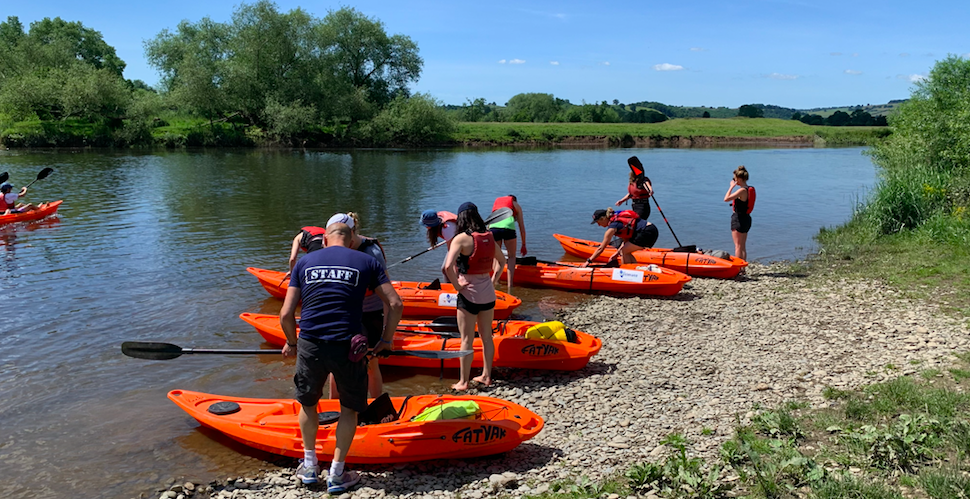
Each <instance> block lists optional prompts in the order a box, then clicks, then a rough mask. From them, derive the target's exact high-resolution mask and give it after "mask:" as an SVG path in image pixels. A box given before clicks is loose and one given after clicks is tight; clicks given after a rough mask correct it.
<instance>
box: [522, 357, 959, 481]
mask: <svg viewBox="0 0 970 499" xmlns="http://www.w3.org/2000/svg"><path fill="white" fill-rule="evenodd" d="M968 360H970V354H963V355H960V356H959V360H958V361H956V363H955V364H954V365H953V367H952V368H950V369H949V370H947V371H940V370H935V369H927V370H923V371H922V372H920V374H919V375H916V376H901V377H899V378H896V379H894V380H892V381H889V382H886V383H879V384H873V385H870V386H867V387H864V388H861V389H859V390H854V391H841V390H836V389H834V388H827V389H826V390H825V396H826V398H828V399H829V400H830V406H829V407H826V408H823V409H808V408H807V407H806V405H805V404H804V403H800V402H789V403H786V404H784V405H783V406H780V407H774V408H770V409H762V410H757V411H756V413H755V414H753V417H751V418H750V421H751V422H750V424H744V425H741V424H739V425H738V426H737V427H736V428H735V429H734V436H733V438H732V439H731V440H729V441H727V442H726V443H724V444H723V445H722V446H721V449H720V460H719V461H716V462H704V461H702V460H701V459H699V458H692V457H689V456H690V452H689V451H690V442H688V441H687V440H686V439H684V438H683V437H682V436H680V435H678V434H671V435H669V436H668V437H667V438H666V439H665V440H664V442H663V443H664V444H665V445H666V447H667V449H668V455H667V457H666V458H662V459H658V460H657V461H652V462H644V463H640V464H637V465H634V466H632V467H631V468H630V469H629V470H626V472H625V473H624V474H623V475H622V476H616V477H614V478H613V479H610V480H606V481H604V482H599V483H594V482H590V481H588V480H585V479H582V478H580V479H579V480H577V481H571V480H570V481H563V482H559V483H556V484H553V485H552V487H551V488H550V491H549V492H548V493H544V494H541V495H535V496H529V497H532V498H538V499H552V498H564V497H565V498H573V499H584V498H598V497H603V496H604V495H609V494H617V495H619V496H623V495H628V494H640V495H649V494H655V495H657V496H659V497H678V498H680V497H683V498H720V497H738V496H742V497H758V498H760V497H765V498H780V497H817V498H821V499H829V498H831V499H837V498H844V497H855V498H872V499H897V498H898V499H902V498H903V497H925V498H930V499H947V498H956V497H970V476H968V475H967V473H966V472H965V471H964V470H966V469H968V466H970V393H968V390H970V363H968V362H967V361H968ZM886 369H889V370H895V369H898V367H897V366H892V365H889V366H886Z"/></svg>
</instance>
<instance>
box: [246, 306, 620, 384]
mask: <svg viewBox="0 0 970 499" xmlns="http://www.w3.org/2000/svg"><path fill="white" fill-rule="evenodd" d="M239 318H240V319H242V320H244V321H246V322H247V323H249V324H250V325H252V326H253V327H255V328H256V331H258V332H259V334H260V335H262V337H263V338H264V339H265V340H266V342H267V343H269V344H271V345H274V346H279V347H282V346H283V344H284V343H286V336H285V335H284V334H283V329H282V328H281V327H280V317H279V316H278V315H269V314H252V313H244V314H240V315H239ZM449 319H454V317H449ZM539 324H541V323H538V322H531V321H494V322H493V323H492V342H493V343H494V344H495V358H494V359H495V360H494V364H493V365H494V366H495V367H513V368H520V369H543V370H553V371H576V370H579V369H582V368H583V367H585V366H586V364H588V363H589V359H590V358H592V357H593V356H594V355H596V354H597V353H599V351H600V348H601V347H602V346H603V342H602V341H600V339H599V338H596V337H595V336H592V335H590V334H587V333H584V332H581V331H573V332H574V333H575V335H576V337H575V341H562V340H556V339H541V338H528V337H526V334H527V332H528V330H529V328H532V327H533V326H536V325H539ZM530 336H536V335H535V334H530ZM394 349H395V350H443V351H448V350H453V351H458V350H461V349H462V348H461V339H460V338H459V334H458V326H457V324H454V325H452V324H436V323H431V324H428V323H425V322H420V321H401V323H400V324H399V325H398V331H397V332H396V333H395V334H394ZM472 349H473V350H474V351H475V354H474V357H473V360H472V367H482V365H483V364H482V359H483V356H482V355H483V354H482V352H483V350H482V340H481V338H478V337H476V338H475V341H474V343H473V345H472ZM381 364H382V365H388V366H403V367H418V368H430V369H437V368H441V367H445V368H455V369H457V368H458V359H445V360H438V359H425V358H421V357H412V356H410V355H401V356H394V357H387V358H381Z"/></svg>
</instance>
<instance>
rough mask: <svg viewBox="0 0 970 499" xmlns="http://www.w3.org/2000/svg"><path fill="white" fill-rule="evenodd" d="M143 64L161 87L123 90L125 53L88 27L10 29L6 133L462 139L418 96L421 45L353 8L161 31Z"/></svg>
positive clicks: (225, 139) (3, 111)
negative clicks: (28, 125) (71, 129)
mask: <svg viewBox="0 0 970 499" xmlns="http://www.w3.org/2000/svg"><path fill="white" fill-rule="evenodd" d="M145 53H146V56H147V58H148V62H149V63H150V64H151V65H152V66H153V67H154V68H155V69H157V70H158V71H159V73H160V74H161V81H160V83H159V84H158V87H157V88H150V87H148V86H147V85H145V84H144V83H143V82H139V81H129V80H125V79H124V77H123V71H124V67H125V64H124V62H123V61H121V60H120V59H119V58H118V57H117V55H116V54H115V50H114V48H113V47H111V46H110V45H108V44H107V43H106V42H105V41H104V40H103V38H102V36H101V33H99V32H97V31H95V30H93V29H90V28H87V27H84V26H83V25H82V24H81V23H79V22H67V21H63V20H61V19H60V18H55V19H44V20H42V21H38V22H35V23H32V24H31V25H30V28H29V30H25V29H24V26H23V25H22V23H20V21H19V20H18V19H17V18H16V17H9V18H8V19H7V21H6V22H3V23H0V124H2V123H3V122H4V120H6V122H7V124H9V123H10V122H21V121H28V122H30V121H31V120H36V121H39V122H41V124H42V125H49V124H52V123H54V122H56V123H60V124H63V123H65V122H71V123H73V124H75V125H81V124H83V125H90V126H89V127H88V128H90V129H93V130H96V131H97V133H99V134H100V135H99V136H100V137H101V138H102V139H104V140H107V141H108V142H114V143H118V144H137V143H152V142H153V140H154V138H155V137H157V136H160V137H161V138H162V140H163V141H166V140H169V139H171V140H174V141H179V140H181V141H182V143H183V145H208V144H213V145H215V144H245V143H253V142H265V141H278V142H282V143H300V142H302V143H305V142H306V141H313V142H316V143H334V142H336V143H346V144H364V145H367V144H386V143H397V144H412V143H427V142H433V141H435V140H440V139H441V138H442V137H444V136H445V135H446V134H448V133H449V132H450V131H451V130H452V128H453V127H454V122H453V120H452V119H451V118H450V117H449V116H447V114H446V113H445V111H444V110H443V109H442V108H441V107H440V104H439V103H438V102H436V101H435V100H434V99H433V98H431V97H430V96H427V95H422V94H414V95H412V94H411V92H410V90H409V88H408V87H409V85H411V84H413V83H414V82H416V81H417V80H418V78H419V77H420V75H421V68H422V65H423V60H422V59H421V57H420V55H419V52H418V46H417V44H416V43H415V42H414V41H413V40H412V39H411V38H410V37H408V36H406V35H401V34H395V35H389V34H388V33H387V32H386V30H385V28H384V25H383V23H381V22H380V21H379V20H377V19H373V18H369V17H367V16H365V15H363V14H361V13H360V12H358V11H357V10H355V9H353V8H341V9H339V10H335V11H330V12H329V13H328V14H327V15H326V16H325V17H324V18H322V19H318V18H316V17H314V16H312V15H310V14H309V13H307V12H306V11H304V10H302V9H300V8H296V9H293V10H291V11H289V12H282V11H280V10H279V8H278V7H277V6H276V5H275V4H274V3H272V2H269V1H267V0H262V1H259V2H256V3H253V4H242V5H240V6H238V7H237V8H236V10H235V11H234V12H233V15H232V17H231V19H230V20H229V21H228V22H216V21H214V20H212V19H210V18H208V17H205V18H203V19H202V20H200V21H198V22H189V21H183V22H181V23H179V24H178V26H176V27H175V28H174V29H172V30H168V29H166V30H163V31H162V32H161V33H159V34H157V35H156V36H155V37H154V38H152V39H150V40H148V41H146V42H145ZM41 128H42V129H46V128H51V127H46V128H45V127H41ZM82 128H83V127H82ZM186 129H187V130H189V131H188V133H183V134H181V135H179V133H178V131H179V130H182V131H184V130H186ZM159 130H165V132H163V133H158V131H159ZM169 130H175V133H174V134H175V135H178V136H177V137H174V138H171V137H166V134H167V133H168V131H169ZM4 133H7V132H4ZM15 133H16V132H15ZM5 138H6V139H7V141H8V142H10V141H13V142H16V140H17V137H9V136H8V137H5ZM186 142H187V143H186ZM27 145H29V144H27ZM95 145H97V144H95Z"/></svg>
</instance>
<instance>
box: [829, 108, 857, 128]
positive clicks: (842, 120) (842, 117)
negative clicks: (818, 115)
mask: <svg viewBox="0 0 970 499" xmlns="http://www.w3.org/2000/svg"><path fill="white" fill-rule="evenodd" d="M851 119H852V118H851V117H850V116H849V113H847V112H845V111H836V112H834V113H832V114H831V116H829V117H828V118H825V124H826V125H828V126H846V125H848V124H849V121H850V120H851Z"/></svg>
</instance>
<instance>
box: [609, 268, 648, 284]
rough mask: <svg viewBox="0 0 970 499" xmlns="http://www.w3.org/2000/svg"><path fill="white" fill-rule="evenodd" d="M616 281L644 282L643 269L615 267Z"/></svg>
mask: <svg viewBox="0 0 970 499" xmlns="http://www.w3.org/2000/svg"><path fill="white" fill-rule="evenodd" d="M613 280H614V281H627V282H643V271H642V270H627V269H613Z"/></svg>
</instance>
